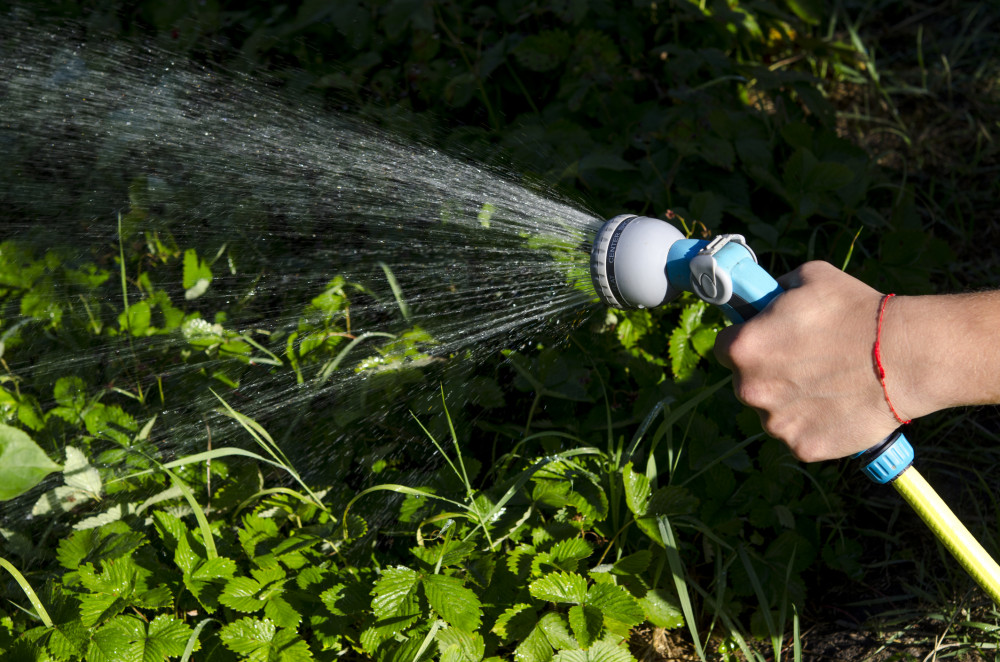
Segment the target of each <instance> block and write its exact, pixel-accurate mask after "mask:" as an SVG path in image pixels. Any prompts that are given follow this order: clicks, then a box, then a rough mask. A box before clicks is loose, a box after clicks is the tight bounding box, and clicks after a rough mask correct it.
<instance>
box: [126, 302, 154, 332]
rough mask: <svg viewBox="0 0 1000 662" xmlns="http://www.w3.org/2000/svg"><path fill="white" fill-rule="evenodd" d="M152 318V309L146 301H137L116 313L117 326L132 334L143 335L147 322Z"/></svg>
mask: <svg viewBox="0 0 1000 662" xmlns="http://www.w3.org/2000/svg"><path fill="white" fill-rule="evenodd" d="M152 319H153V311H152V309H150V307H149V302H148V301H145V300H143V301H137V302H135V303H133V304H131V305H130V306H129V307H128V308H127V309H126V310H124V311H122V313H121V314H120V315H118V326H119V328H121V329H122V330H123V331H128V332H129V333H131V334H132V335H133V336H145V335H147V334H146V332H147V331H148V330H149V323H150V321H152Z"/></svg>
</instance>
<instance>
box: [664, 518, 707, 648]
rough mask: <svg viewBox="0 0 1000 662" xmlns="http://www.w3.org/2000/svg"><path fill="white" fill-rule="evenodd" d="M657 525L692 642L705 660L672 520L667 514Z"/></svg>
mask: <svg viewBox="0 0 1000 662" xmlns="http://www.w3.org/2000/svg"><path fill="white" fill-rule="evenodd" d="M656 526H657V528H659V530H660V539H661V540H662V541H663V546H664V548H665V549H666V551H667V563H668V564H669V566H670V574H672V575H673V577H674V587H675V588H676V589H677V598H678V599H679V600H680V603H681V613H683V614H684V620H685V621H686V622H687V626H688V631H689V632H691V643H693V644H694V650H695V652H696V653H697V654H698V657H699V658H700V659H701V660H705V659H706V658H705V649H704V648H703V647H702V645H701V637H699V636H698V624H697V622H696V621H695V615H694V606H693V605H692V603H691V595H690V594H689V593H688V589H687V580H686V578H685V573H684V564H683V562H682V561H681V555H680V550H678V549H677V541H676V539H675V538H674V530H673V529H672V528H671V527H670V520H669V519H667V517H666V516H665V515H660V516H659V517H657V518H656Z"/></svg>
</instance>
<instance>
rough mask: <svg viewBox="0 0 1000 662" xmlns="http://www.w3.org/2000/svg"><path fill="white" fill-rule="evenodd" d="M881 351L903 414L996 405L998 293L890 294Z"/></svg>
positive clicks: (999, 381)
mask: <svg viewBox="0 0 1000 662" xmlns="http://www.w3.org/2000/svg"><path fill="white" fill-rule="evenodd" d="M882 351H883V361H884V365H885V368H886V389H887V391H888V393H889V396H890V397H891V398H892V401H893V404H894V405H895V406H896V407H897V409H898V410H899V414H900V416H902V417H903V418H917V417H919V416H924V415H926V414H930V413H932V412H935V411H940V410H942V409H947V408H949V407H959V406H964V405H979V404H996V403H1000V292H981V293H974V294H959V295H940V296H919V297H894V298H893V299H891V300H890V301H889V302H887V307H886V316H885V321H884V327H883V345H882Z"/></svg>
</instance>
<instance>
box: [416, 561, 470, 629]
mask: <svg viewBox="0 0 1000 662" xmlns="http://www.w3.org/2000/svg"><path fill="white" fill-rule="evenodd" d="M423 585H424V593H425V594H426V595H427V603H428V604H429V605H430V606H431V609H433V610H434V611H436V612H437V613H438V614H440V615H441V618H443V619H444V620H446V621H448V623H450V624H451V625H454V626H455V627H458V628H461V629H463V630H469V631H474V630H476V629H478V628H479V623H480V619H481V618H482V614H483V610H482V603H480V601H479V598H478V597H477V596H476V594H475V593H474V592H473V591H472V590H471V589H468V588H465V586H463V584H462V580H460V579H458V578H456V577H446V576H444V575H427V576H426V577H424V578H423Z"/></svg>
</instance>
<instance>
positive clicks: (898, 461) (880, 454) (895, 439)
mask: <svg viewBox="0 0 1000 662" xmlns="http://www.w3.org/2000/svg"><path fill="white" fill-rule="evenodd" d="M854 457H855V458H857V459H858V460H859V461H860V462H861V471H862V473H864V474H865V475H866V476H868V477H869V478H871V479H872V480H873V481H875V482H876V483H880V484H883V485H884V484H885V483H891V482H892V481H894V480H895V479H896V478H897V477H898V476H899V475H900V474H901V473H903V472H904V471H906V470H907V469H908V468H909V467H910V465H911V464H913V446H911V445H910V442H909V441H908V440H907V439H906V437H905V436H904V435H903V432H902V430H896V431H895V432H893V433H892V434H891V435H889V436H888V437H886V438H885V440H883V441H882V443H880V444H876V445H875V446H872V447H871V448H869V449H868V450H866V451H863V452H861V453H858V454H857V455H855V456H854Z"/></svg>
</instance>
